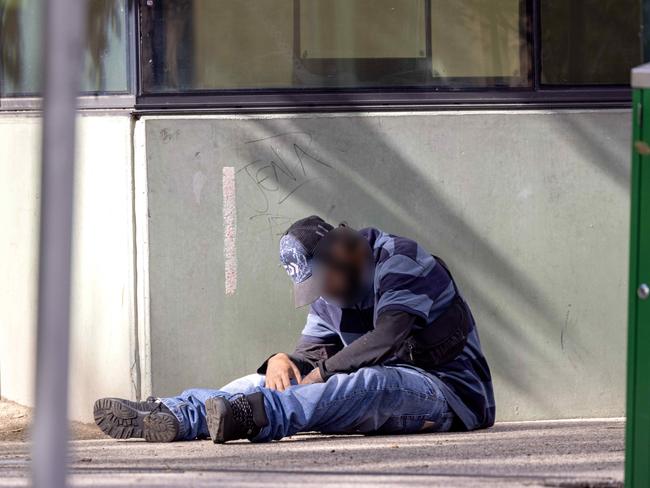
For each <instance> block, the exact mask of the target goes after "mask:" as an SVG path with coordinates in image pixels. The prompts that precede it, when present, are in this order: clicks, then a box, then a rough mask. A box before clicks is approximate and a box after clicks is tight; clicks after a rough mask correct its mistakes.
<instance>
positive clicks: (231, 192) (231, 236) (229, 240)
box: [223, 166, 237, 295]
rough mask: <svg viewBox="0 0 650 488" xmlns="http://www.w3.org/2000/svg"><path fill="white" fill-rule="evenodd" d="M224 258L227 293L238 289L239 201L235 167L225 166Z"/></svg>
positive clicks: (231, 293) (232, 293) (233, 292)
mask: <svg viewBox="0 0 650 488" xmlns="http://www.w3.org/2000/svg"><path fill="white" fill-rule="evenodd" d="M223 258H224V279H225V290H226V295H234V294H235V292H236V291H237V201H236V192H235V168H234V167H233V166H224V168H223Z"/></svg>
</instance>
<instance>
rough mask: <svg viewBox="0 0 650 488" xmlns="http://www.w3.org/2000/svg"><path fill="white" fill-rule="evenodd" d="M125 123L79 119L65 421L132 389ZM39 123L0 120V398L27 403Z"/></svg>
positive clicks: (123, 119)
mask: <svg viewBox="0 0 650 488" xmlns="http://www.w3.org/2000/svg"><path fill="white" fill-rule="evenodd" d="M131 126H132V124H131V119H130V117H128V116H125V115H122V116H89V115H84V116H80V117H79V119H78V128H79V144H78V156H77V160H78V164H77V174H76V180H77V181H76V196H75V202H76V214H75V234H74V246H75V249H74V264H73V268H74V269H73V287H74V294H73V298H72V322H73V325H72V340H71V346H72V348H71V358H70V361H71V368H70V379H71V397H70V398H71V402H70V415H71V417H72V418H75V419H78V420H87V421H89V420H91V419H92V402H93V401H94V399H95V398H96V397H97V396H100V395H101V396H104V395H124V396H134V395H135V394H136V393H137V390H138V389H139V377H138V369H137V367H134V369H133V370H132V369H131V365H134V364H137V362H136V361H135V359H137V357H138V349H137V348H138V342H137V337H136V336H135V332H136V330H137V329H136V319H135V270H134V221H133V191H132V189H133V179H132V142H131V141H132V137H131V133H132V130H131V129H132V127H131ZM39 144H40V129H39V119H38V118H37V117H31V116H24V115H22V116H18V115H0V229H2V238H1V239H0V395H2V396H3V397H6V398H10V399H12V400H15V401H18V402H20V403H23V404H27V405H31V404H32V403H33V388H34V387H33V372H34V355H35V320H36V310H35V304H36V278H37V260H36V257H37V253H38V215H39V205H40V203H39V192H40V188H39V187H40V172H39V165H40V160H39V157H40V156H39Z"/></svg>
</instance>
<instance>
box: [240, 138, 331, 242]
mask: <svg viewBox="0 0 650 488" xmlns="http://www.w3.org/2000/svg"><path fill="white" fill-rule="evenodd" d="M312 143H313V139H312V136H311V134H309V133H306V132H288V133H283V134H275V135H272V136H268V137H264V138H261V139H254V140H250V141H247V142H246V150H247V152H248V154H251V155H252V156H253V157H252V158H251V159H252V160H251V161H250V162H247V163H245V164H244V165H243V166H241V167H240V168H238V170H237V175H238V178H242V179H243V180H244V181H243V182H242V183H247V184H248V185H250V184H252V185H253V188H254V191H253V192H252V193H253V195H252V196H251V197H249V198H247V199H246V201H245V202H243V203H244V204H245V205H246V206H247V207H248V208H249V209H250V214H249V219H250V220H261V221H263V222H264V224H265V225H266V226H267V227H268V229H269V230H270V231H271V232H272V234H273V235H277V234H278V233H280V232H282V231H283V230H285V229H286V227H287V225H288V224H289V223H290V222H291V221H292V220H295V219H296V218H300V217H302V216H301V215H298V216H296V215H292V214H291V209H290V205H289V204H288V203H289V202H290V201H291V200H292V199H294V198H302V199H307V198H309V197H310V192H312V191H314V190H315V187H317V185H318V182H319V181H321V180H323V179H326V178H330V177H332V176H333V173H334V171H335V169H334V166H333V164H331V163H330V162H328V161H325V160H324V159H323V158H322V157H319V156H317V152H316V151H315V150H314V148H313V147H312Z"/></svg>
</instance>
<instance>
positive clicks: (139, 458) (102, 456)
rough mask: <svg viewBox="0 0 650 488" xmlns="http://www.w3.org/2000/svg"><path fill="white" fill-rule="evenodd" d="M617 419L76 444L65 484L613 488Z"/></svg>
mask: <svg viewBox="0 0 650 488" xmlns="http://www.w3.org/2000/svg"><path fill="white" fill-rule="evenodd" d="M623 425H624V424H623V422H622V421H616V420H607V421H577V422H571V421H563V422H530V423H511V424H507V423H506V424H498V425H497V426H496V427H494V428H492V429H490V430H487V431H482V432H474V433H462V434H459V433H454V434H426V435H414V436H391V437H361V436H345V437H341V436H337V437H334V436H321V435H312V434H305V435H298V436H295V437H293V438H290V439H286V440H283V441H281V442H275V443H271V444H251V443H249V442H239V443H232V444H228V445H225V446H215V445H214V444H212V443H211V442H210V441H196V442H179V443H172V444H149V443H145V442H141V441H119V442H118V441H113V440H109V439H101V440H77V441H74V442H73V443H72V452H71V457H70V460H71V463H70V465H71V468H70V471H71V484H72V485H73V486H93V487H100V486H101V487H109V486H138V487H144V486H182V487H189V486H196V487H203V486H205V487H207V486H216V485H219V486H234V487H258V486H262V485H263V486H270V487H276V486H296V487H297V486H300V487H301V488H303V487H304V486H307V485H308V486H310V487H321V486H336V487H337V488H342V487H345V486H356V487H382V486H386V487H389V486H407V487H419V486H423V487H424V486H427V487H430V486H435V487H441V486H444V487H453V488H456V487H459V488H460V487H471V486H489V487H514V486H545V487H559V488H605V487H622V479H623V455H624V451H623ZM28 469H29V447H28V445H27V444H26V443H25V442H20V441H4V442H0V486H26V485H28V478H27V475H28Z"/></svg>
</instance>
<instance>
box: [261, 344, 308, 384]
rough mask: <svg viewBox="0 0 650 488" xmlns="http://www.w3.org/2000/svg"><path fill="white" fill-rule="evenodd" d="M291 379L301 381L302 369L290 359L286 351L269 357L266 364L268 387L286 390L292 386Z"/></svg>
mask: <svg viewBox="0 0 650 488" xmlns="http://www.w3.org/2000/svg"><path fill="white" fill-rule="evenodd" d="M291 379H295V380H296V382H297V383H300V381H301V376H300V370H299V369H298V367H297V366H296V365H295V364H294V362H293V361H292V360H291V359H289V356H287V355H286V354H285V353H283V352H281V353H280V354H276V355H275V356H273V357H272V358H271V359H269V361H268V363H267V365H266V387H267V388H270V389H271V390H277V391H284V390H286V389H287V388H289V387H290V386H291Z"/></svg>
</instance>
